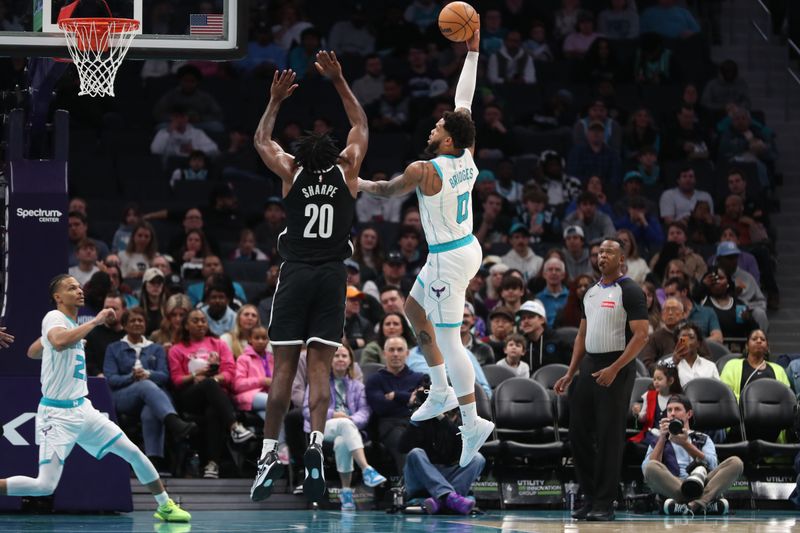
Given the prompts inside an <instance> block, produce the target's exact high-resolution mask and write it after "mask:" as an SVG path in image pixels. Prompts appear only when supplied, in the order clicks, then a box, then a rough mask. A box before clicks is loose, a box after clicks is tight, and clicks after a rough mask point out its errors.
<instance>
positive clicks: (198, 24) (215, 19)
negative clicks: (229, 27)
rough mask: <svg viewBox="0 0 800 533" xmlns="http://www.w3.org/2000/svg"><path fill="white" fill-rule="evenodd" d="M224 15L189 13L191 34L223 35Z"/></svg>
mask: <svg viewBox="0 0 800 533" xmlns="http://www.w3.org/2000/svg"><path fill="white" fill-rule="evenodd" d="M223 16H224V15H207V14H192V15H189V35H222V34H223V30H222V22H223Z"/></svg>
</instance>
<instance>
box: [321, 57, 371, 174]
mask: <svg viewBox="0 0 800 533" xmlns="http://www.w3.org/2000/svg"><path fill="white" fill-rule="evenodd" d="M314 66H315V67H316V69H317V71H318V72H319V73H320V74H322V75H323V76H325V77H326V78H329V79H330V80H331V81H332V82H333V86H334V87H335V88H336V92H337V93H339V98H341V99H342V104H343V105H344V111H345V113H347V120H348V121H349V122H350V133H348V134H347V146H346V147H345V149H344V150H343V151H342V156H343V158H344V159H346V160H347V164H348V166H350V167H351V171H352V172H353V176H357V175H358V170H359V168H360V167H361V162H362V161H363V160H364V156H365V155H366V153H367V141H368V140H369V128H368V122H367V114H366V113H365V112H364V108H363V107H361V104H360V103H359V102H358V99H357V98H356V96H355V95H354V94H353V91H351V90H350V86H349V85H348V84H347V80H345V79H344V75H342V66H341V64H339V60H338V59H336V54H335V53H334V52H326V51H324V50H321V51H319V52H317V61H316V62H315V63H314ZM351 179H352V178H351Z"/></svg>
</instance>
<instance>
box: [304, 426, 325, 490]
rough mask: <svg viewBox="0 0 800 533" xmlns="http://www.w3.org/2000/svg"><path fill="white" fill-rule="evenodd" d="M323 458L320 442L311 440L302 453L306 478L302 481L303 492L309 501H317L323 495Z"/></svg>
mask: <svg viewBox="0 0 800 533" xmlns="http://www.w3.org/2000/svg"><path fill="white" fill-rule="evenodd" d="M324 461H325V458H324V457H323V455H322V443H321V442H314V441H312V442H311V444H309V445H308V449H306V453H305V455H303V465H304V466H305V469H306V478H305V481H303V494H305V495H306V499H307V500H308V501H309V502H312V503H316V502H319V501H320V500H321V499H322V497H323V496H324V495H325V466H324Z"/></svg>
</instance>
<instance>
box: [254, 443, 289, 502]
mask: <svg viewBox="0 0 800 533" xmlns="http://www.w3.org/2000/svg"><path fill="white" fill-rule="evenodd" d="M283 469H284V466H283V465H282V464H281V463H280V461H278V451H277V450H272V451H270V452H267V455H266V456H264V457H263V458H262V459H260V460H259V461H258V472H257V473H256V479H255V481H253V486H252V487H251V488H250V499H251V500H253V501H254V502H260V501H261V500H266V499H267V498H269V496H270V494H272V487H273V485H274V484H275V482H276V481H278V480H279V479H280V478H282V477H283Z"/></svg>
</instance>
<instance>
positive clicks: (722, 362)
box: [714, 353, 742, 374]
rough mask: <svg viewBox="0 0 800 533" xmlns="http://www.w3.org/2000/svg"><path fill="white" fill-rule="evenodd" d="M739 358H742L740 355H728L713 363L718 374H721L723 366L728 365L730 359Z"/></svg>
mask: <svg viewBox="0 0 800 533" xmlns="http://www.w3.org/2000/svg"><path fill="white" fill-rule="evenodd" d="M741 356H742V354H738V353H729V354H726V355H723V356H722V357H720V358H719V359H717V360H716V361H715V362H714V364H716V365H717V370H719V373H720V374H722V369H724V368H725V365H726V364H727V363H728V361H730V360H731V359H737V358H739V357H741Z"/></svg>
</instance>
